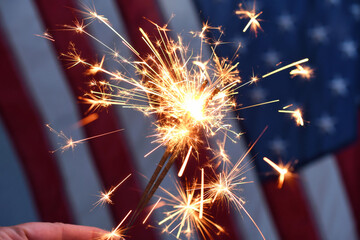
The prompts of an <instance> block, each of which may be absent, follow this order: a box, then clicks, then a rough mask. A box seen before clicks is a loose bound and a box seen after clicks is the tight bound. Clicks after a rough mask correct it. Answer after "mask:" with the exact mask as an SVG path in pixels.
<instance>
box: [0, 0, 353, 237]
mask: <svg viewBox="0 0 360 240" xmlns="http://www.w3.org/2000/svg"><path fill="white" fill-rule="evenodd" d="M239 3H240V2H238V1H225V0H211V1H203V0H194V1H191V0H182V1H179V0H171V1H170V0H158V1H156V0H146V1H145V0H133V1H123V0H106V1H105V0H104V1H76V0H61V1H56V2H54V1H53V2H49V1H45V0H33V1H27V0H13V1H1V2H0V18H1V22H0V29H1V31H0V33H1V35H0V52H1V58H0V69H1V73H2V77H1V88H0V132H1V134H0V139H1V141H0V152H1V160H0V190H1V198H0V213H1V214H0V225H1V226H7V225H14V224H19V223H22V222H29V221H61V222H70V223H75V224H82V225H91V226H97V227H101V228H105V229H108V230H110V229H111V228H112V227H115V226H116V225H117V223H118V222H119V221H120V220H121V219H122V218H123V217H124V216H125V215H126V213H127V212H128V211H129V210H131V209H134V208H135V207H136V204H137V202H138V201H139V199H140V196H141V192H142V189H143V188H144V186H145V185H146V182H147V178H146V177H149V176H151V174H152V172H153V171H154V168H155V166H156V164H157V162H158V160H159V159H160V158H161V156H162V153H163V150H158V151H154V152H153V153H152V154H151V155H150V156H149V157H146V158H144V155H146V153H148V152H149V151H150V150H152V149H153V148H154V147H155V146H154V145H153V144H151V138H149V137H148V136H149V135H151V134H153V130H152V124H151V122H152V121H151V119H150V118H148V117H144V116H142V114H141V113H139V112H135V111H132V110H130V109H122V108H120V107H119V108H116V107H110V108H108V109H107V110H103V111H99V112H95V113H93V114H92V115H91V116H92V118H93V119H95V120H94V121H92V122H90V123H89V124H86V125H84V126H82V124H83V121H81V120H82V119H84V117H86V116H88V115H89V114H88V113H87V109H88V106H87V105H84V104H81V103H79V101H78V97H79V96H82V95H83V94H84V92H85V91H86V89H87V88H88V86H87V83H88V82H89V76H86V75H85V74H84V70H85V69H84V68H82V67H79V66H76V67H74V68H70V69H69V68H68V66H67V65H66V62H64V61H63V60H62V59H61V57H59V56H60V55H61V53H64V52H66V51H67V50H68V46H69V42H70V41H71V42H72V43H74V44H75V46H76V48H77V49H79V51H81V55H82V56H83V57H85V58H86V59H87V60H90V61H92V60H93V61H94V62H95V61H96V60H100V59H101V57H102V56H103V55H104V54H105V53H106V51H104V48H103V47H102V46H99V44H96V42H94V41H91V39H89V38H87V37H85V36H83V35H79V34H76V33H74V32H69V31H62V30H59V29H62V26H63V25H64V24H68V25H71V24H73V21H74V20H75V19H76V18H77V19H78V20H81V18H82V17H83V16H82V15H81V14H82V13H81V12H79V11H76V9H80V10H81V9H83V7H84V6H95V8H96V10H97V12H98V13H99V14H101V15H104V16H105V17H106V18H107V19H109V21H110V22H111V24H112V26H113V28H114V29H116V30H117V31H119V32H120V34H122V35H123V36H125V38H126V39H128V40H129V41H130V42H131V44H132V45H133V46H134V47H135V48H136V49H138V50H139V51H142V52H149V50H148V48H147V46H146V45H145V44H144V42H143V41H142V39H141V37H140V32H139V30H138V28H139V27H142V28H143V29H145V31H146V32H148V33H151V32H152V31H154V29H153V25H152V24H150V23H149V21H148V20H151V21H153V22H156V23H158V24H159V25H164V24H165V23H167V22H168V20H169V19H171V21H169V29H172V31H170V35H172V36H173V37H176V34H183V35H184V36H187V35H189V34H187V33H188V32H189V31H198V30H199V29H201V27H202V22H208V23H209V24H210V25H212V26H219V25H221V26H222V28H223V29H224V33H225V34H224V36H222V41H223V42H224V44H221V45H220V46H218V47H217V50H216V52H217V54H218V55H219V56H222V57H228V58H231V57H232V56H233V55H234V52H235V50H236V48H237V46H238V44H239V43H241V47H240V49H239V57H238V58H237V60H236V61H238V62H239V71H240V76H241V77H242V80H243V81H246V80H247V79H248V78H250V77H251V76H253V74H258V75H259V76H261V75H263V74H265V73H267V72H270V71H272V70H274V69H276V68H278V67H281V66H284V65H286V64H288V63H291V62H294V61H296V60H299V59H303V58H305V57H308V58H309V59H310V61H309V62H308V63H306V65H308V66H310V67H311V68H313V69H314V77H312V78H311V79H309V80H304V79H302V78H300V77H298V76H297V77H293V78H292V77H290V75H289V71H283V72H281V73H278V74H276V75H273V76H270V77H268V78H266V79H261V80H260V81H258V82H257V83H256V84H253V85H251V86H247V87H243V88H240V89H239V94H238V96H237V102H238V103H239V104H243V106H249V105H254V104H257V103H260V102H264V101H269V100H274V99H279V100H280V102H279V103H275V104H269V105H265V106H260V107H254V108H249V109H243V110H239V111H238V112H236V114H237V116H239V118H240V119H241V120H240V121H234V122H233V125H234V127H235V128H238V129H239V131H240V130H241V131H243V132H245V134H244V135H243V137H242V138H241V139H240V141H239V142H238V143H236V144H235V143H226V145H225V149H226V151H227V153H228V154H229V156H231V158H232V159H233V160H234V161H236V160H237V159H238V158H239V157H240V156H241V155H242V154H244V152H246V150H247V148H248V146H249V144H250V143H252V142H254V140H255V139H256V138H257V137H258V136H259V134H260V133H261V131H262V130H263V129H264V127H265V126H268V129H267V130H266V132H265V134H264V135H263V137H261V139H260V140H259V142H258V144H256V145H255V147H254V149H253V151H252V152H251V156H248V159H247V161H252V160H253V163H254V168H251V169H249V170H248V172H247V179H250V180H252V181H253V183H250V184H245V185H244V190H243V197H244V198H245V200H246V201H247V202H246V204H245V208H246V209H247V211H248V212H249V214H250V215H251V216H252V218H253V219H254V220H255V222H256V223H257V225H258V226H259V228H260V230H261V231H262V233H263V234H264V236H265V237H266V238H267V239H359V232H360V227H359V226H360V207H359V204H358V203H359V202H360V191H359V189H360V179H359V178H360V177H359V176H360V175H359V174H358V171H359V170H360V164H359V162H358V154H357V152H358V149H359V146H360V145H359V144H360V142H359V140H358V139H359V138H358V137H359V135H358V125H359V119H358V115H357V114H358V106H357V97H358V88H359V86H358V78H359V68H358V66H359V45H358V44H359V31H358V29H359V22H360V4H359V3H358V2H356V1H350V0H348V1H345V0H316V1H310V0H308V1H293V2H287V1H282V0H277V1H271V2H267V1H256V12H260V11H263V13H262V14H261V15H260V16H259V18H260V19H263V21H261V22H260V23H261V26H262V28H263V31H260V32H259V33H258V34H257V37H256V36H255V35H254V33H253V32H251V31H249V30H248V31H247V32H245V33H244V32H242V30H243V28H244V26H245V25H246V24H247V20H245V19H239V17H238V16H237V15H236V14H235V11H236V10H237V9H238V8H239ZM253 6H254V5H253V3H252V2H244V3H243V5H242V7H244V8H247V9H249V10H251V9H252V8H253ZM173 13H174V14H175V17H173V18H172V17H171V16H172V14H173ZM89 29H90V31H91V32H92V33H93V34H94V35H96V36H101V39H102V41H104V43H106V44H107V45H109V46H111V47H114V48H116V49H117V50H119V51H120V52H121V53H122V55H125V56H128V57H129V59H134V57H133V56H132V54H131V53H130V51H129V50H128V49H127V48H126V46H124V45H123V44H122V43H121V41H120V40H119V39H118V38H117V36H116V35H115V34H114V33H113V32H111V31H109V29H106V28H105V27H104V26H103V25H101V24H99V23H95V22H94V24H92V25H90V26H89ZM44 32H50V33H51V34H52V36H53V37H54V38H53V39H52V38H51V39H50V40H49V39H44V38H43V37H44V36H43V35H42V34H43V33H44ZM36 35H40V36H43V37H39V36H36ZM184 38H185V40H187V39H186V37H184ZM196 44H197V43H193V45H194V46H196ZM207 51H208V52H210V49H207ZM205 54H206V53H205ZM105 63H106V67H107V68H109V69H111V70H115V69H117V67H118V65H116V63H112V61H108V59H106V62H105ZM97 77H99V78H106V76H97ZM289 104H293V107H299V108H301V109H302V111H303V113H304V119H305V126H304V127H298V126H295V123H294V121H293V120H292V119H291V116H290V115H287V114H283V113H279V112H278V110H280V109H282V108H283V107H284V106H286V105H289ZM46 124H50V125H51V127H53V128H54V129H56V130H58V131H63V132H64V133H65V134H66V135H67V136H71V137H72V139H74V140H77V139H84V138H86V137H91V136H94V135H98V134H102V133H106V132H110V131H114V130H117V129H124V130H123V131H121V132H118V133H114V134H111V135H107V136H104V137H101V138H97V139H94V140H91V141H86V142H83V143H81V144H79V145H77V146H76V148H75V149H74V150H70V149H69V150H67V151H63V152H62V151H56V152H55V153H50V152H51V151H52V150H54V149H57V148H58V147H59V143H61V141H62V139H61V138H59V136H58V135H56V134H54V133H53V132H50V131H49V130H48V129H47V128H46ZM263 157H268V158H270V159H272V160H273V161H274V162H276V163H279V162H280V161H281V162H283V163H284V164H286V163H290V164H291V166H292V170H293V171H294V174H293V177H292V178H291V179H286V180H285V182H284V185H283V188H281V189H278V188H277V177H278V176H277V175H276V172H274V170H273V169H271V168H270V167H269V166H268V165H267V164H266V163H265V162H264V161H263V160H262V159H263ZM130 173H132V176H131V178H130V179H129V180H127V181H126V182H125V183H124V185H121V186H120V188H119V190H118V191H116V192H115V194H114V196H113V198H112V200H113V202H114V204H111V205H109V206H101V207H96V208H93V203H95V202H96V201H97V200H98V197H97V196H96V195H98V194H99V191H103V190H108V189H110V188H111V187H112V186H115V185H117V183H118V182H120V181H121V180H122V179H124V178H125V177H126V176H127V175H128V174H130ZM170 175H172V176H173V177H167V178H166V179H165V180H164V182H163V183H162V186H163V187H164V188H167V189H173V188H174V178H176V175H177V173H176V170H175V169H172V170H171V172H170ZM143 176H146V177H143ZM156 200H157V199H153V203H155V201H156ZM160 210H161V209H160ZM225 212H226V214H223V215H221V220H219V221H221V222H223V223H224V224H225V226H224V228H225V229H226V231H227V232H228V234H227V235H225V236H222V237H221V239H261V235H260V234H259V232H258V230H257V229H256V227H255V226H254V224H253V223H252V222H251V220H250V219H249V218H247V217H246V215H244V214H241V213H236V212H235V211H231V214H228V211H225ZM225 215H227V216H225ZM162 218H163V215H162V214H161V211H155V212H154V214H153V215H152V219H151V220H149V223H150V224H151V225H153V226H156V227H155V228H146V227H144V226H137V227H136V229H134V230H133V231H132V232H131V233H132V234H133V235H132V238H133V239H171V238H173V236H172V235H169V234H168V233H163V232H162V226H159V225H158V224H157V223H158V222H159V221H160V220H161V219H162ZM214 238H215V239H217V236H214ZM191 239H200V237H196V236H193V237H192V238H191Z"/></svg>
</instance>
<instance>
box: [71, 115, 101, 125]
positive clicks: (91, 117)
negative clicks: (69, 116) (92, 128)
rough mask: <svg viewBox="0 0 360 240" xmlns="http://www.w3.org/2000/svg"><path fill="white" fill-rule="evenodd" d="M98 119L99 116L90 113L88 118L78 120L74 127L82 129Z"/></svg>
mask: <svg viewBox="0 0 360 240" xmlns="http://www.w3.org/2000/svg"><path fill="white" fill-rule="evenodd" d="M98 118H99V114H97V113H91V114H89V115H88V116H86V117H84V118H83V119H81V120H79V121H78V122H77V123H76V124H74V127H83V126H85V125H88V124H89V123H92V122H93V121H95V120H97V119H98Z"/></svg>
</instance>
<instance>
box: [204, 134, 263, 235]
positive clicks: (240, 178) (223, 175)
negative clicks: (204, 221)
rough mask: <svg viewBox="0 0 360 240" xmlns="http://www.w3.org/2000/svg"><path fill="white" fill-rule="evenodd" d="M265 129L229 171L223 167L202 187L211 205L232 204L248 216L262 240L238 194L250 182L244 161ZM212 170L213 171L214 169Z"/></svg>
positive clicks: (246, 163) (243, 201)
mask: <svg viewBox="0 0 360 240" xmlns="http://www.w3.org/2000/svg"><path fill="white" fill-rule="evenodd" d="M266 129H267V127H266V128H265V129H264V130H263V131H262V133H261V134H260V135H259V137H258V138H257V139H256V140H255V142H254V143H253V144H252V145H251V146H250V147H249V148H248V150H247V151H246V152H245V153H244V154H243V156H242V157H240V158H239V160H238V161H237V162H236V164H235V165H234V166H233V167H232V168H231V169H227V168H225V167H223V170H222V171H221V172H220V173H219V174H215V177H213V179H212V180H211V181H210V182H209V183H208V184H206V185H205V186H204V189H207V191H206V193H205V196H206V199H211V202H212V203H215V202H220V203H227V204H228V205H229V203H232V204H233V205H234V206H235V208H236V209H237V210H238V211H239V212H241V211H243V212H244V213H245V214H246V215H247V216H248V218H249V219H250V221H251V222H252V223H253V224H254V226H255V228H256V229H257V230H258V232H259V233H260V235H261V237H262V238H263V239H265V237H264V235H263V233H262V232H261V230H260V228H259V226H258V225H257V224H256V222H255V220H254V219H253V218H252V217H251V215H250V213H249V212H248V211H247V210H246V209H245V207H244V204H245V200H244V199H243V198H241V197H240V196H239V195H238V193H239V192H240V191H241V188H240V186H241V185H243V184H247V183H250V181H246V177H245V176H244V174H245V173H246V172H247V171H248V170H249V169H250V168H249V165H250V162H249V161H247V162H244V160H245V158H246V157H247V156H248V154H249V153H250V151H251V150H252V149H253V148H254V146H255V145H256V143H257V142H258V141H259V139H260V138H261V137H262V135H263V134H264V132H265V131H266ZM223 164H224V163H223ZM212 170H213V171H214V169H212Z"/></svg>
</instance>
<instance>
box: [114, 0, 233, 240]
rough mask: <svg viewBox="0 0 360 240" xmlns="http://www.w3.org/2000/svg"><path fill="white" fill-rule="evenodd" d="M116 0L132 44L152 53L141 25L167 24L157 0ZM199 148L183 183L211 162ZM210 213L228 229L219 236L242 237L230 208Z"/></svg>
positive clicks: (152, 32) (148, 27)
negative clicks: (196, 157) (140, 29)
mask: <svg viewBox="0 0 360 240" xmlns="http://www.w3.org/2000/svg"><path fill="white" fill-rule="evenodd" d="M116 2H117V3H118V6H119V10H120V11H121V14H122V16H123V18H124V22H126V23H127V24H126V27H127V32H128V36H129V37H130V39H131V43H132V45H133V46H134V47H135V49H136V50H137V51H138V52H140V53H141V54H142V56H146V54H151V51H150V49H149V47H148V46H147V45H146V43H145V42H144V41H143V40H142V38H141V33H140V31H139V27H141V28H142V29H144V31H145V32H146V33H147V34H148V35H149V36H150V37H151V36H156V34H157V32H156V29H155V27H154V25H153V24H151V23H149V22H148V21H147V20H146V19H148V20H151V21H152V22H155V23H156V24H158V25H160V26H162V25H164V24H165V22H164V20H163V17H162V14H161V12H160V10H159V7H158V3H157V2H156V0H132V1H127V0H116ZM144 18H146V19H144ZM199 148H200V149H201V150H200V152H201V153H200V159H199V161H196V160H195V159H192V160H190V161H191V162H192V163H190V164H189V165H188V166H187V168H186V169H187V170H186V171H185V172H184V175H183V178H182V182H183V183H184V182H185V179H188V183H189V181H190V182H192V181H193V179H195V178H196V177H199V176H198V175H199V166H204V165H207V164H208V163H209V162H208V159H209V158H208V156H211V152H210V151H206V150H205V148H206V146H202V147H199ZM185 154H186V152H185ZM181 161H182V158H181V159H178V161H177V167H178V169H180V167H181ZM206 174H207V176H210V175H211V173H210V172H209V173H206ZM198 179H199V178H198ZM210 215H211V216H212V217H213V219H212V220H214V221H215V222H216V223H218V224H219V225H221V226H224V228H225V229H226V233H224V234H220V235H218V236H217V238H219V239H240V237H239V236H238V235H237V234H236V231H235V228H234V224H233V220H232V218H231V216H230V214H229V210H228V209H220V208H216V207H214V208H212V209H211V212H210Z"/></svg>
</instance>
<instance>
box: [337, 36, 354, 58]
mask: <svg viewBox="0 0 360 240" xmlns="http://www.w3.org/2000/svg"><path fill="white" fill-rule="evenodd" d="M340 50H341V51H342V52H343V53H344V54H345V55H346V57H348V58H355V57H357V46H356V43H355V42H354V41H352V40H346V41H344V42H342V43H341V44H340Z"/></svg>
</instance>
